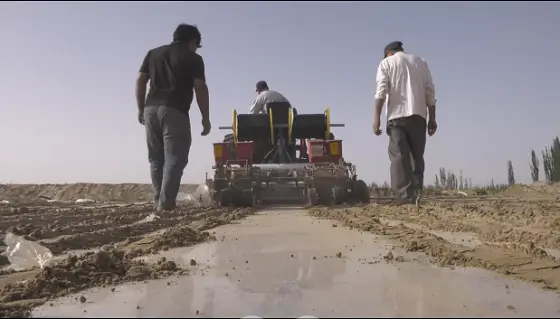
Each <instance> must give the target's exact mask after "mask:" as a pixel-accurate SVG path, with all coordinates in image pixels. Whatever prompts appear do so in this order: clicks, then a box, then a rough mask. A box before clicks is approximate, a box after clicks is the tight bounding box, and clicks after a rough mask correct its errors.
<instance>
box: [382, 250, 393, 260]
mask: <svg viewBox="0 0 560 319" xmlns="http://www.w3.org/2000/svg"><path fill="white" fill-rule="evenodd" d="M383 258H385V260H393V258H394V256H393V252H392V251H389V252H388V253H387V255H385V256H383Z"/></svg>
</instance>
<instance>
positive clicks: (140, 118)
mask: <svg viewBox="0 0 560 319" xmlns="http://www.w3.org/2000/svg"><path fill="white" fill-rule="evenodd" d="M138 123H140V124H142V125H144V111H143V110H138Z"/></svg>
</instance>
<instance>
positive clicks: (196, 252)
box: [34, 212, 560, 318]
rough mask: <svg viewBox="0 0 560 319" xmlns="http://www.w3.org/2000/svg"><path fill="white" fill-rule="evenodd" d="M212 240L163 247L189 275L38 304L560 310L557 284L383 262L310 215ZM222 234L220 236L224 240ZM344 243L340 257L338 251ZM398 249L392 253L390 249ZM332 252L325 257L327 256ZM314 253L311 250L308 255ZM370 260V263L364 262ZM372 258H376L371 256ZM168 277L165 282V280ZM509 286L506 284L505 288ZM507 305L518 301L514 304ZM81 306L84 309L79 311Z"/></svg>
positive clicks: (56, 309) (418, 311) (144, 308)
mask: <svg viewBox="0 0 560 319" xmlns="http://www.w3.org/2000/svg"><path fill="white" fill-rule="evenodd" d="M216 235H217V237H218V238H219V239H218V241H216V242H212V243H206V244H203V245H198V246H196V247H194V248H184V249H177V250H170V251H166V252H162V253H161V254H160V256H158V257H157V258H159V257H166V258H168V259H171V260H175V261H176V262H178V263H181V264H183V265H188V264H189V261H190V259H191V258H193V259H195V260H196V261H197V263H198V265H197V266H196V267H191V268H192V270H193V273H192V274H191V275H190V276H183V277H180V278H176V277H171V278H168V279H164V280H155V281H148V282H146V283H136V284H127V285H123V286H120V287H117V289H116V291H115V292H111V291H110V289H108V288H106V289H94V290H91V291H90V292H89V293H85V292H84V293H81V294H80V295H86V297H87V300H88V302H87V303H85V304H82V303H79V302H76V301H75V300H74V298H75V297H76V296H70V297H68V298H63V299H62V300H61V301H60V302H57V303H55V305H54V306H52V307H51V306H48V305H45V306H42V307H40V308H39V309H38V311H37V312H35V313H34V316H37V315H39V316H50V317H55V316H64V317H72V316H77V317H84V316H90V317H107V316H114V317H237V318H240V317H243V316H247V315H255V316H260V317H292V318H296V317H298V316H302V315H306V314H307V315H314V316H316V317H340V316H345V317H376V316H377V317H379V316H384V317H395V316H408V317H410V316H440V317H441V316H463V317H464V316H485V317H489V316H501V317H503V316H508V317H509V316H548V317H551V316H557V315H558V314H559V313H558V310H559V308H560V303H558V297H557V296H556V295H555V294H554V293H549V292H548V293H547V292H543V291H539V290H538V289H537V288H535V287H533V286H531V285H529V284H526V283H521V282H518V281H515V280H511V279H507V278H503V277H500V276H498V275H497V274H495V273H491V272H487V271H482V270H472V269H469V270H464V269H456V270H451V269H442V268H437V267H434V266H430V265H425V264H421V263H418V262H410V260H412V258H413V257H412V255H405V262H402V263H398V262H385V261H383V260H382V255H383V254H386V253H387V251H388V250H393V249H394V248H392V246H390V245H389V244H388V243H386V242H383V241H382V240H380V239H379V238H375V237H374V236H373V235H371V234H367V233H364V234H360V233H359V232H356V231H351V230H346V229H343V228H341V227H339V228H332V227H331V224H330V222H322V223H321V222H316V221H313V220H312V219H310V218H309V217H307V216H302V215H297V216H294V215H290V213H289V212H286V213H282V214H281V215H269V216H256V217H253V218H251V219H249V220H245V221H243V222H242V223H240V224H237V225H227V226H224V227H221V228H219V229H218V230H217V234H216ZM222 236H226V238H227V239H226V240H224V241H220V239H221V238H222ZM337 252H342V258H336V257H334V256H335V254H337ZM395 253H397V254H398V252H395ZM325 256H328V257H325ZM314 257H315V258H314ZM364 259H366V260H367V261H368V262H364ZM372 260H376V261H379V260H381V262H371V263H370V261H372ZM168 283H169V284H168ZM505 286H507V287H509V288H507V289H506V288H504V287H505ZM511 306H513V307H514V310H515V311H513V310H511V309H513V308H511ZM84 310H87V312H84Z"/></svg>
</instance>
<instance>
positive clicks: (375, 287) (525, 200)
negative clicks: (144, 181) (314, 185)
mask: <svg viewBox="0 0 560 319" xmlns="http://www.w3.org/2000/svg"><path fill="white" fill-rule="evenodd" d="M89 189H90V190H91V189H96V191H94V192H91V191H90V193H89V194H90V195H91V196H93V195H95V194H97V195H99V194H100V191H99V190H103V189H104V188H103V187H100V188H96V187H93V188H89ZM4 190H5V189H4ZM68 191H69V193H74V194H75V195H74V196H78V194H77V192H75V191H74V190H71V189H70V190H68ZM82 192H83V191H82ZM142 192H143V191H142ZM101 193H103V192H101ZM19 194H22V193H21V190H20V193H19ZM557 194H558V192H555V191H550V190H549V189H547V190H546V191H534V190H533V189H529V190H528V189H515V188H512V189H510V190H508V191H506V192H505V193H503V194H502V195H500V196H498V197H493V198H491V197H473V196H471V197H467V198H450V197H445V198H438V199H431V198H427V199H426V200H424V201H423V202H422V207H421V208H416V207H414V206H411V207H409V206H391V205H388V204H386V203H383V202H378V203H374V204H371V205H366V206H361V207H357V206H355V207H335V208H321V207H316V208H312V209H310V210H302V209H277V210H266V211H261V212H260V213H258V215H254V216H253V214H254V213H252V212H251V211H248V210H235V211H232V210H227V209H221V208H219V209H218V208H210V207H209V208H196V207H193V206H192V205H191V206H189V205H183V206H182V207H181V209H180V210H177V211H174V212H170V213H165V214H160V215H159V216H156V215H154V214H153V213H152V212H153V209H152V207H151V205H148V204H138V203H136V204H119V205H115V204H107V205H99V204H93V205H89V204H88V205H89V206H87V205H83V204H82V205H78V204H64V203H46V202H45V201H44V200H43V202H42V203H40V202H34V203H30V204H28V205H24V204H22V202H24V199H25V198H26V197H25V196H21V195H20V196H19V197H17V198H16V199H17V201H18V203H19V204H17V205H15V207H10V205H6V204H4V205H0V236H1V237H4V235H5V234H7V233H9V234H14V235H8V236H6V238H5V239H6V240H8V239H9V238H8V237H10V236H12V237H10V238H13V236H22V237H23V238H24V239H26V241H25V242H22V244H21V245H20V246H21V247H24V246H25V245H27V244H29V243H38V244H40V245H41V247H44V248H48V249H49V250H50V251H51V252H52V253H53V254H54V255H55V256H54V260H53V261H51V262H50V263H49V264H48V265H47V266H46V267H44V268H43V269H39V268H38V267H37V268H34V269H25V270H18V271H16V270H13V269H12V270H10V269H9V268H8V269H6V268H4V270H2V271H0V317H6V316H8V317H9V316H12V317H15V316H21V315H26V314H29V313H30V310H31V309H33V308H35V310H34V315H37V316H75V317H84V316H133V317H134V316H196V315H197V314H198V315H199V316H210V317H211V316H246V315H259V316H268V317H274V316H300V315H315V316H318V317H321V316H323V317H324V316H458V315H459V316H520V317H521V316H548V317H553V316H554V317H556V316H558V315H560V302H559V300H560V299H559V295H558V291H559V288H560V263H559V262H558V260H557V259H556V258H555V256H556V257H558V255H560V254H558V250H559V249H560V219H559V216H560V214H559V213H560V202H559V201H558V199H557V197H556V196H557ZM35 195H36V194H35ZM99 196H100V195H99ZM98 198H102V197H98ZM138 198H139V195H138V194H135V193H130V199H129V200H130V201H136V200H137V199H138ZM70 199H75V198H74V197H71V198H70ZM21 247H20V248H21ZM12 248H13V247H12ZM3 250H5V247H0V252H1V251H3ZM4 255H5V254H4ZM1 256H2V255H0V257H1ZM28 257H29V256H28ZM7 261H9V260H8V258H5V256H4V258H0V266H1V265H6V264H7ZM11 261H12V262H14V259H13V258H12V259H11ZM15 262H16V264H11V265H7V266H8V267H16V266H17V260H16V261H15ZM440 266H447V267H440ZM464 266H467V267H471V268H464Z"/></svg>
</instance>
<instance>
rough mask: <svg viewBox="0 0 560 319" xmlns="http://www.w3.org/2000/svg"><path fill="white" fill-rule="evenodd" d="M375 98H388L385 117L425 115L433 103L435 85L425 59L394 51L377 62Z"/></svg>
mask: <svg viewBox="0 0 560 319" xmlns="http://www.w3.org/2000/svg"><path fill="white" fill-rule="evenodd" d="M376 82H377V90H376V93H375V99H385V100H386V102H387V104H386V105H387V107H386V110H385V112H386V115H387V121H389V120H393V119H397V118H401V117H408V116H411V115H420V116H422V117H423V118H427V116H428V109H427V107H428V106H431V105H435V103H436V98H435V87H434V83H433V81H432V74H431V72H430V69H429V68H428V63H426V61H424V59H422V58H421V57H417V56H414V55H412V54H408V53H405V52H397V53H396V54H394V55H392V56H390V57H387V58H385V59H383V60H382V61H381V63H379V67H378V68H377V77H376Z"/></svg>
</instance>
